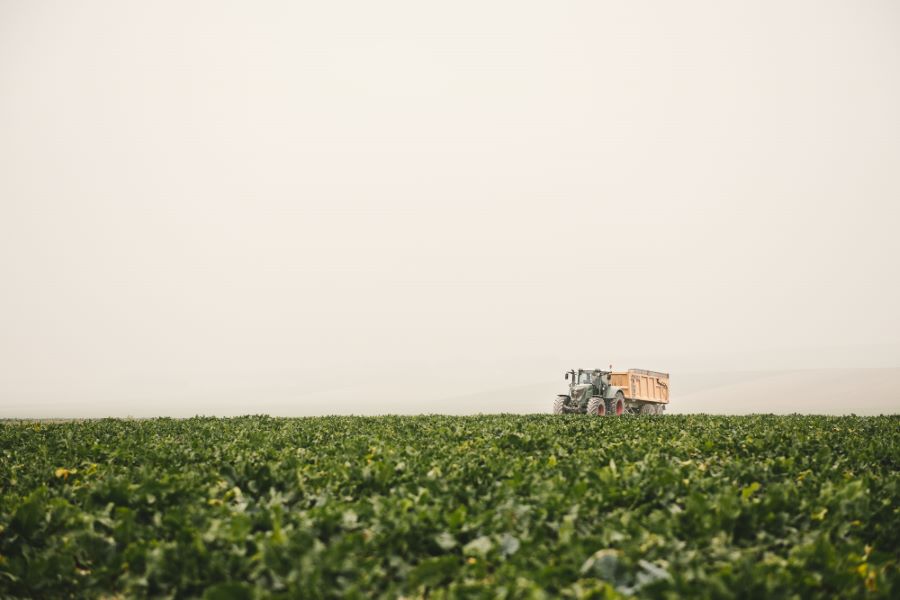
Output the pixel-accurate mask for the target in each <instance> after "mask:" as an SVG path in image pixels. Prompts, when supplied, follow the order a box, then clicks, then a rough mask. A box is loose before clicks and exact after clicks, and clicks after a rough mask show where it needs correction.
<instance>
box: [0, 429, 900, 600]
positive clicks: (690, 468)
mask: <svg viewBox="0 0 900 600" xmlns="http://www.w3.org/2000/svg"><path fill="white" fill-rule="evenodd" d="M898 500H900V418H897V417H868V418H863V417H840V418H833V417H816V416H811V417H807V416H789V417H776V416H751V417H712V416H665V417H625V418H610V417H603V418H601V417H589V416H584V415H563V416H552V415H533V416H512V415H497V416H474V417H446V416H422V417H376V418H363V417H327V418H305V419H276V418H268V417H244V418H237V419H212V418H195V419H188V420H170V419H158V420H149V421H118V420H102V421H87V422H78V423H56V424H38V423H5V424H0V597H22V598H63V597H79V598H81V597H105V598H115V597H121V598H126V597H146V596H149V597H174V598H191V597H205V598H234V599H240V598H263V597H265V598H270V597H272V598H279V597H284V598H295V597H303V598H320V597H321V598H355V597H356V598H358V597H372V596H384V597H392V598H393V597H400V596H404V597H408V598H418V597H427V598H456V597H484V598H542V597H547V598H557V597H596V598H616V597H629V596H639V597H651V598H653V597H670V598H674V597H710V598H731V597H734V598H787V597H804V598H834V597H850V598H852V597H859V598H868V597H872V598H875V597H884V598H888V597H893V598H897V597H900V578H898V556H900V503H898Z"/></svg>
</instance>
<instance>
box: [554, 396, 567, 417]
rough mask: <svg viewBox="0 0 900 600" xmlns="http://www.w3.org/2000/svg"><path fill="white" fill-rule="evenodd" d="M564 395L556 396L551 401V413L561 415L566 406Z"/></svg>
mask: <svg viewBox="0 0 900 600" xmlns="http://www.w3.org/2000/svg"><path fill="white" fill-rule="evenodd" d="M566 399H567V397H566V396H557V397H556V400H554V401H553V414H554V415H561V414H563V412H565V410H564V409H565V407H566Z"/></svg>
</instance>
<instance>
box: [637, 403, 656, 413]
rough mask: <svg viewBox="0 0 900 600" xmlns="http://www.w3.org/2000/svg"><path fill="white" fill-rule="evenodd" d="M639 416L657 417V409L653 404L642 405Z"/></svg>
mask: <svg viewBox="0 0 900 600" xmlns="http://www.w3.org/2000/svg"><path fill="white" fill-rule="evenodd" d="M641 414H642V415H658V414H659V407H658V406H657V405H655V404H649V403H648V404H642V405H641Z"/></svg>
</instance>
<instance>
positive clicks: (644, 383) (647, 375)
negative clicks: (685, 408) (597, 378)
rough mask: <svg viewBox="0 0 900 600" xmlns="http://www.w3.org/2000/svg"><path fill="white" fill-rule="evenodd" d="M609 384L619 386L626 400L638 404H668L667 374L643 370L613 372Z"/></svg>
mask: <svg viewBox="0 0 900 600" xmlns="http://www.w3.org/2000/svg"><path fill="white" fill-rule="evenodd" d="M610 384H612V385H615V386H619V387H620V388H622V390H623V391H624V392H625V398H626V399H627V400H632V401H635V400H636V401H639V402H653V403H658V404H668V403H669V374H668V373H660V372H658V371H646V370H644V369H628V370H627V371H613V372H612V373H611V374H610Z"/></svg>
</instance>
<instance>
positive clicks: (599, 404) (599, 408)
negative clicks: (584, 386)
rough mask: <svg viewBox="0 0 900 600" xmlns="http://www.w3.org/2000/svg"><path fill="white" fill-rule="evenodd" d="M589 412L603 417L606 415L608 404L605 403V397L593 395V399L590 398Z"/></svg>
mask: <svg viewBox="0 0 900 600" xmlns="http://www.w3.org/2000/svg"><path fill="white" fill-rule="evenodd" d="M587 414H589V415H597V416H598V417H602V416H603V415H605V414H606V404H604V403H603V398H600V397H598V396H592V397H591V399H590V400H588V405H587Z"/></svg>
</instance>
